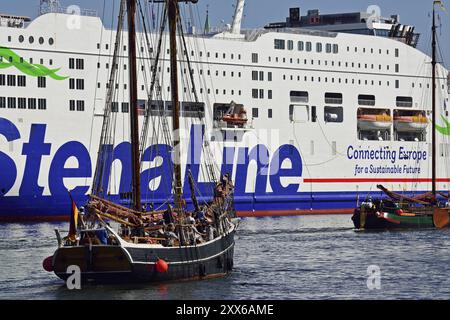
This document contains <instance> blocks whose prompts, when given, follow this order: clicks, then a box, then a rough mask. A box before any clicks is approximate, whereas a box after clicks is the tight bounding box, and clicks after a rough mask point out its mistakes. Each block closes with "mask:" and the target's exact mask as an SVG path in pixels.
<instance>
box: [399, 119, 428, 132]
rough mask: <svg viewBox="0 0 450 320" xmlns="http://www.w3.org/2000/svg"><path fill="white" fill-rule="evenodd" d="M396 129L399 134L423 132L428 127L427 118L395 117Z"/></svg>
mask: <svg viewBox="0 0 450 320" xmlns="http://www.w3.org/2000/svg"><path fill="white" fill-rule="evenodd" d="M394 125H395V129H396V130H397V131H399V132H421V131H424V130H425V129H426V128H427V127H428V119H427V117H425V116H398V117H394Z"/></svg>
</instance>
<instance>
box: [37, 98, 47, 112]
mask: <svg viewBox="0 0 450 320" xmlns="http://www.w3.org/2000/svg"><path fill="white" fill-rule="evenodd" d="M38 109H39V110H46V109H47V99H38Z"/></svg>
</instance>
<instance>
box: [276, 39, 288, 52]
mask: <svg viewBox="0 0 450 320" xmlns="http://www.w3.org/2000/svg"><path fill="white" fill-rule="evenodd" d="M274 47H275V49H276V50H284V49H286V41H285V40H282V39H275V40H274Z"/></svg>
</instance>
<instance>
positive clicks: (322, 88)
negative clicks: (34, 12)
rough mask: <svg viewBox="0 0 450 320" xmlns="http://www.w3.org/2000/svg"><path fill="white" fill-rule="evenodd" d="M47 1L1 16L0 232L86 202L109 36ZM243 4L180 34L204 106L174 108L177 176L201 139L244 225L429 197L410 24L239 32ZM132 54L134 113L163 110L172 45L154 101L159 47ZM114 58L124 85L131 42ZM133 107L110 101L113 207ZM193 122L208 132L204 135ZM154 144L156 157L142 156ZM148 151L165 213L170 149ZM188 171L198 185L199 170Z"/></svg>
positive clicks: (426, 73)
mask: <svg viewBox="0 0 450 320" xmlns="http://www.w3.org/2000/svg"><path fill="white" fill-rule="evenodd" d="M41 2H42V5H43V8H42V9H43V10H42V14H41V15H40V16H38V17H37V18H35V19H34V20H31V19H29V18H27V17H21V16H12V15H7V14H2V15H1V16H0V220H32V219H45V220H51V219H61V218H64V217H68V215H69V212H70V208H71V206H70V197H69V195H68V190H69V191H70V193H71V195H72V196H73V197H74V198H75V200H76V201H77V203H78V204H80V205H81V204H82V203H83V202H84V201H85V200H86V195H87V194H88V193H89V189H90V186H91V185H92V179H93V175H94V172H93V171H94V168H95V163H96V160H97V159H96V157H97V150H98V144H99V138H100V135H101V134H100V133H101V125H102V121H103V109H104V106H105V100H106V94H107V84H108V80H109V76H110V73H111V70H110V69H111V67H112V65H111V64H112V57H113V50H114V39H115V34H116V30H109V29H107V28H105V26H104V25H103V23H102V20H101V19H100V18H99V17H97V16H96V15H95V14H94V13H92V12H88V11H85V12H84V11H83V12H79V13H77V14H79V15H74V14H70V12H69V13H67V11H66V9H64V8H61V7H60V6H59V4H58V2H57V1H55V0H45V1H41ZM244 2H245V1H244V0H238V1H237V2H236V12H235V16H234V18H233V23H232V24H230V25H229V26H227V27H226V28H224V29H223V30H217V31H212V30H205V31H202V32H196V31H195V28H193V27H192V28H191V30H189V31H190V32H188V33H189V34H187V35H186V39H185V41H186V42H187V47H189V48H192V51H190V50H186V51H185V52H182V53H181V55H180V64H182V63H183V61H186V60H187V59H188V58H189V60H190V63H191V65H192V66H194V70H193V74H194V81H195V84H196V87H197V90H198V92H199V99H200V101H203V102H202V103H194V104H192V103H183V104H182V121H181V123H182V125H183V128H184V133H183V138H184V139H185V143H184V145H183V148H184V151H185V154H186V159H183V163H184V164H185V165H184V166H183V167H184V170H183V172H184V173H186V172H187V170H185V168H186V164H187V163H188V162H189V161H188V158H195V159H200V161H197V162H201V158H202V154H201V149H200V151H198V152H197V151H195V152H194V154H192V153H193V152H190V151H192V150H196V149H197V148H194V145H195V143H194V142H195V141H196V139H199V140H200V141H203V140H204V139H206V140H208V141H209V143H210V144H211V145H212V147H213V149H214V150H215V154H214V157H215V159H216V160H217V161H218V162H219V163H221V164H222V165H221V171H222V173H230V174H231V176H232V178H233V181H234V182H235V200H236V208H237V210H238V212H239V214H240V215H242V216H249V215H250V216H251V215H255V216H257V215H290V214H314V213H352V212H353V209H354V208H355V206H356V205H357V203H358V201H362V200H364V198H366V197H367V195H368V194H372V193H374V192H376V184H378V183H382V184H384V185H385V186H386V187H388V188H389V189H390V190H393V191H396V192H403V193H405V194H407V195H411V194H414V193H420V192H424V191H427V190H429V188H430V185H431V161H430V156H431V123H430V119H431V116H432V115H431V95H432V80H431V63H430V62H431V58H430V57H429V56H427V55H426V54H425V53H423V52H421V51H420V50H418V49H417V43H418V41H419V35H418V34H417V33H416V32H415V29H414V27H412V26H408V25H403V24H401V23H400V21H399V17H398V16H391V17H389V18H383V17H379V16H377V15H375V14H372V13H366V12H356V13H345V14H321V13H320V12H319V11H318V10H311V11H308V12H307V14H306V15H302V14H301V11H300V9H299V8H292V9H290V14H289V17H288V18H287V19H286V22H282V23H271V24H268V25H267V26H265V27H264V28H261V29H255V30H243V29H241V21H242V17H243V11H244ZM424 19H426V17H424ZM206 29H208V28H206ZM156 33H157V31H155V38H156ZM143 38H144V35H143V34H141V35H139V37H138V39H143ZM122 43H123V44H126V43H127V40H126V39H124V40H123V41H122ZM142 43H143V44H142V46H141V47H140V48H138V52H140V57H139V68H140V70H141V71H142V72H141V73H140V75H139V77H140V78H139V88H140V89H141V90H140V92H139V97H140V99H141V102H140V108H141V109H142V110H144V109H145V107H146V106H147V107H148V106H150V107H151V108H153V106H157V105H163V106H164V108H166V110H168V111H169V110H170V108H171V106H170V104H169V103H168V102H165V101H168V100H170V80H169V78H170V77H169V75H170V69H169V68H168V59H169V52H168V51H167V49H166V48H167V47H168V44H167V43H163V44H162V48H163V49H164V51H163V53H164V54H163V56H162V61H161V62H160V65H159V67H158V70H157V71H158V72H159V74H160V75H161V77H162V78H163V79H162V81H161V82H160V86H159V88H158V89H159V91H160V95H161V96H162V97H163V99H162V100H163V101H159V102H158V101H152V100H149V99H148V91H149V88H148V87H149V85H150V81H149V79H148V78H146V77H145V76H144V75H145V74H147V75H150V74H151V71H152V70H151V68H152V67H151V66H152V63H153V62H154V61H153V57H152V54H154V52H155V50H156V46H157V44H156V43H155V44H154V45H155V47H152V48H148V47H147V46H145V45H144V41H142ZM120 51H121V58H120V61H119V63H118V64H120V68H119V69H120V70H121V72H119V74H120V76H119V77H118V79H117V81H116V84H115V85H116V87H117V88H126V86H127V83H128V72H127V70H126V67H127V66H126V61H127V47H126V45H122V48H121V49H120ZM189 51H190V52H189ZM154 71H156V70H154ZM183 72H184V73H186V69H184V70H182V73H183ZM164 74H165V75H166V76H164ZM448 75H449V73H448V70H446V69H445V68H444V67H443V66H442V65H438V77H437V80H436V85H437V88H438V93H439V94H438V100H437V101H438V106H439V108H438V109H439V113H440V114H439V117H438V126H437V130H438V146H439V147H438V157H439V159H438V187H439V189H440V190H442V191H447V190H449V189H450V174H449V172H448V169H447V168H449V161H450V144H449V136H450V123H449V118H448V106H449V102H448V99H449V80H448V79H449V77H448ZM180 83H181V80H180ZM183 84H184V83H181V84H180V87H181V95H182V96H181V97H180V98H181V100H182V101H188V100H189V99H188V97H189V96H190V95H191V94H192V91H191V90H192V88H190V87H188V86H186V85H184V86H183ZM127 99H128V97H127V95H126V94H125V93H124V94H123V95H122V94H117V96H116V97H114V104H113V112H115V113H116V115H115V117H116V118H115V119H116V120H115V121H116V137H118V136H121V137H122V139H121V141H116V143H115V144H114V145H113V146H110V147H111V150H112V151H113V152H112V153H111V154H112V156H111V159H110V163H109V165H110V168H111V169H110V173H111V177H110V179H109V180H108V181H106V186H105V190H104V192H105V194H107V195H108V197H109V198H110V199H111V200H113V201H117V202H126V201H127V195H128V194H129V192H130V180H131V177H130V175H131V173H130V172H128V171H127V170H126V169H122V167H123V168H126V167H129V166H128V165H124V164H125V163H127V161H129V156H128V154H129V152H130V144H129V142H128V140H129V139H128V136H129V129H128V125H129V124H128V120H127V119H128V112H129V105H128V101H127ZM167 116H170V112H168V113H167ZM199 116H200V117H205V118H206V120H207V121H206V122H207V123H208V124H209V126H208V127H207V128H206V129H207V130H204V131H205V132H203V129H204V128H200V132H202V134H200V135H199V134H196V133H198V132H199V130H197V129H199V128H198V126H199V121H198V117H199ZM159 129H160V128H153V129H151V130H159ZM155 148H157V149H158V150H160V152H161V154H160V155H159V156H153V157H151V156H150V157H149V156H148V154H153V153H152V152H150V151H151V150H153V149H155ZM146 154H147V157H149V159H148V166H146V167H145V168H142V174H141V179H142V184H143V186H144V191H143V197H144V199H146V200H145V201H144V202H146V203H147V204H148V205H149V206H152V207H160V206H164V205H165V204H164V203H163V202H164V201H165V200H163V199H166V198H167V195H168V194H170V186H169V188H168V187H167V186H168V185H170V181H171V177H170V175H169V174H168V172H169V171H170V170H169V168H170V166H171V153H170V150H169V148H168V147H167V146H165V145H161V144H159V145H155V146H152V147H150V148H149V149H148V150H147V153H146ZM188 154H190V157H188V156H187V155H188ZM144 156H145V154H144ZM189 168H190V169H191V171H192V173H193V176H194V179H196V180H197V182H198V183H199V184H200V185H201V184H202V183H201V182H202V181H203V178H202V177H203V175H204V173H202V170H200V166H199V165H198V163H196V162H195V161H194V162H193V163H190V164H189ZM204 187H205V190H206V186H204ZM185 188H188V186H187V184H185Z"/></svg>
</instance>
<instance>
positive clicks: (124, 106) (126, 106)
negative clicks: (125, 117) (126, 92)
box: [122, 102, 130, 113]
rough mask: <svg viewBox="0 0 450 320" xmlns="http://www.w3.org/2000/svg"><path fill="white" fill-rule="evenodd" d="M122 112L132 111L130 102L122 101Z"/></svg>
mask: <svg viewBox="0 0 450 320" xmlns="http://www.w3.org/2000/svg"><path fill="white" fill-rule="evenodd" d="M122 112H123V113H128V112H130V104H129V103H128V102H122Z"/></svg>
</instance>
